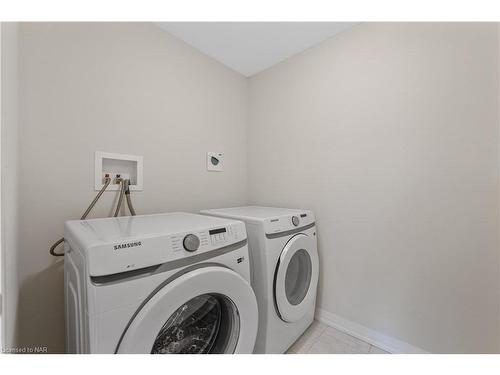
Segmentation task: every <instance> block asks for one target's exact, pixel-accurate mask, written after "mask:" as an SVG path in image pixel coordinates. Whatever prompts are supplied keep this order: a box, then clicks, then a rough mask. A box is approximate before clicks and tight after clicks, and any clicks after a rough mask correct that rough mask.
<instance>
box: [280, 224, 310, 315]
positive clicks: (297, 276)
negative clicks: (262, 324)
mask: <svg viewBox="0 0 500 375" xmlns="http://www.w3.org/2000/svg"><path fill="white" fill-rule="evenodd" d="M318 273H319V260H318V250H317V245H316V238H315V237H311V236H308V235H306V234H304V233H300V234H297V235H295V236H293V237H292V238H291V239H290V240H289V241H288V242H287V243H286V245H285V247H284V248H283V251H282V252H281V255H280V258H279V262H278V265H277V267H276V274H275V283H274V296H275V301H276V307H277V310H278V314H279V315H280V317H281V319H282V320H284V321H285V322H290V323H291V322H296V321H297V320H299V319H300V318H302V317H303V316H304V315H305V314H306V312H307V310H308V309H309V308H310V307H311V304H314V302H315V299H316V287H317V285H318Z"/></svg>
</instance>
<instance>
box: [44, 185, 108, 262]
mask: <svg viewBox="0 0 500 375" xmlns="http://www.w3.org/2000/svg"><path fill="white" fill-rule="evenodd" d="M110 183H111V178H109V177H106V178H105V180H104V185H103V187H102V188H101V190H99V193H97V195H96V196H95V198H94V200H93V201H92V202H91V203H90V205H89V206H88V207H87V209H86V210H85V212H84V213H83V215H82V216H81V218H80V220H85V218H86V217H87V216H88V214H89V213H90V211H92V209H93V208H94V206H95V204H96V203H97V201H98V200H99V198H101V195H102V193H104V191H105V190H106V189H107V188H108V186H109V184H110ZM63 242H64V237H63V238H61V239H59V240H57V241H56V242H55V243H54V244H53V245H52V246H51V247H50V249H49V253H50V255H52V256H55V257H63V256H64V253H56V251H55V250H56V247H57V246H59V245H60V244H61V243H63Z"/></svg>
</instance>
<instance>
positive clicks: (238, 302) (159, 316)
mask: <svg viewBox="0 0 500 375" xmlns="http://www.w3.org/2000/svg"><path fill="white" fill-rule="evenodd" d="M153 277H155V276H153ZM161 277H162V274H158V275H156V278H157V279H160V278H161ZM134 281H135V280H134ZM134 281H130V282H134ZM138 281H140V279H139V280H138ZM257 328H258V310H257V300H256V298H255V294H254V292H253V290H252V287H251V286H250V283H248V281H247V280H245V279H244V278H243V277H242V276H241V275H239V274H237V273H236V272H235V271H233V270H231V269H228V268H226V267H221V266H215V265H214V266H212V265H210V266H200V267H196V268H193V269H192V270H190V271H188V272H182V273H181V274H179V275H172V276H171V277H169V278H167V279H166V280H164V281H163V282H162V283H161V284H160V285H159V286H158V287H157V288H156V290H155V291H154V292H153V293H152V294H150V295H149V296H147V298H146V300H145V301H144V303H143V304H142V305H141V306H139V308H138V309H137V310H136V312H135V313H134V314H132V316H131V317H130V320H129V323H128V325H127V327H125V330H124V332H123V334H122V336H121V338H120V339H119V341H118V343H117V346H116V350H115V352H116V353H129V354H131V353H138V354H146V353H158V354H160V353H251V352H252V350H253V348H254V345H255V338H256V337H257Z"/></svg>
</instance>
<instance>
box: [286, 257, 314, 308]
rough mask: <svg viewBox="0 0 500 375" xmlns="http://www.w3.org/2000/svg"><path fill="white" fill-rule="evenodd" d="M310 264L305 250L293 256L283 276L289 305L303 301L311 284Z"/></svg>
mask: <svg viewBox="0 0 500 375" xmlns="http://www.w3.org/2000/svg"><path fill="white" fill-rule="evenodd" d="M311 274H312V262H311V257H310V256H309V254H308V253H307V251H306V250H305V249H300V250H298V251H297V252H296V253H294V254H293V256H292V258H291V259H290V263H288V268H287V270H286V275H285V295H286V298H287V299H288V302H290V304H291V305H294V306H295V305H298V304H299V303H301V302H302V301H303V300H304V297H305V296H306V294H307V291H308V290H309V284H311Z"/></svg>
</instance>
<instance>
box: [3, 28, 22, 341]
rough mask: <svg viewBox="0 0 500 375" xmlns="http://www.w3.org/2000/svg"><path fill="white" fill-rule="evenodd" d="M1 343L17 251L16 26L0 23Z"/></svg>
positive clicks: (12, 298) (11, 325)
mask: <svg viewBox="0 0 500 375" xmlns="http://www.w3.org/2000/svg"><path fill="white" fill-rule="evenodd" d="M1 67H2V69H1V90H2V92H1V98H2V101H1V108H2V117H1V134H0V137H1V146H0V147H1V149H2V150H1V171H2V176H1V177H2V178H1V194H2V198H1V202H2V203H1V205H2V207H1V210H2V217H1V223H2V233H1V246H2V260H1V263H2V266H3V268H2V271H1V274H2V275H1V277H2V281H1V283H2V289H1V290H2V299H3V301H2V328H1V331H2V344H4V345H5V346H6V347H10V346H13V345H15V327H16V324H17V323H16V321H17V291H18V281H17V270H18V266H17V257H16V250H17V248H18V242H17V239H18V193H17V190H18V168H19V165H18V148H19V147H18V146H19V142H18V129H19V124H18V112H19V107H18V78H19V75H18V73H19V72H18V27H17V24H16V23H6V22H2V24H1Z"/></svg>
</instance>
